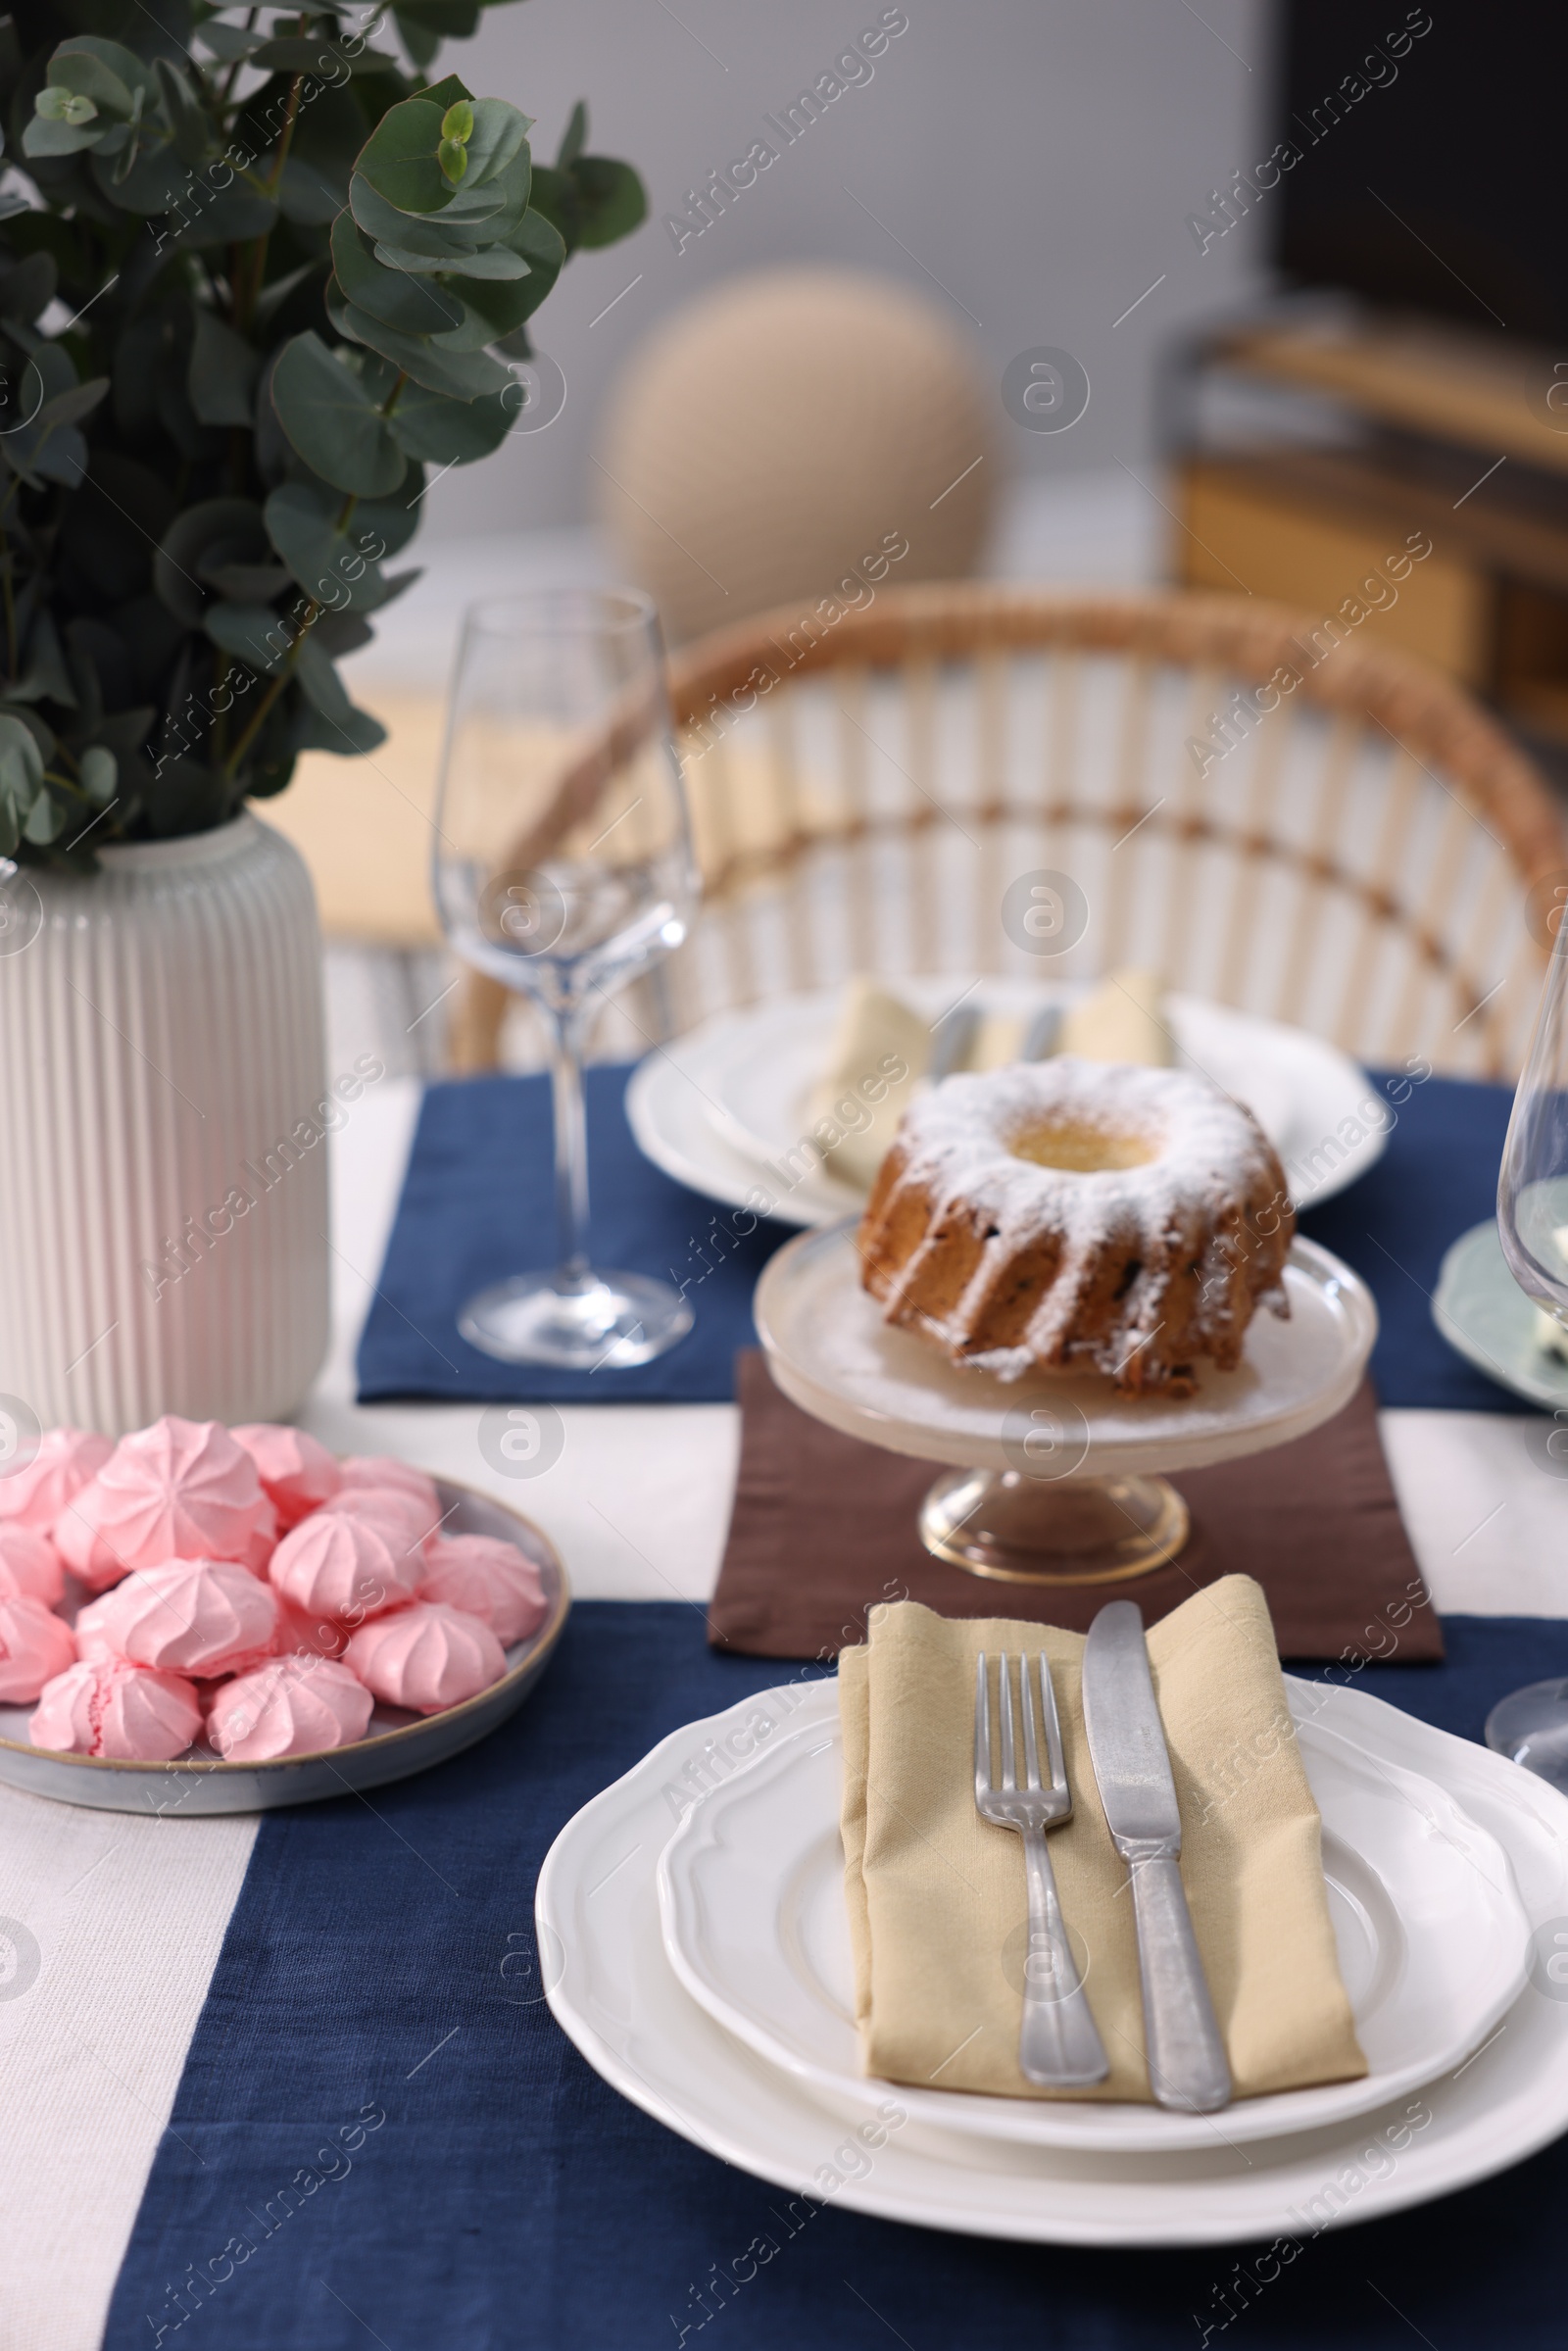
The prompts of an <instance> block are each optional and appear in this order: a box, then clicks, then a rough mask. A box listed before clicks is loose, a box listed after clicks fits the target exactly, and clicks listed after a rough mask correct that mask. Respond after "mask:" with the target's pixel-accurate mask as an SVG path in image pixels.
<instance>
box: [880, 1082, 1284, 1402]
mask: <svg viewBox="0 0 1568 2351" xmlns="http://www.w3.org/2000/svg"><path fill="white" fill-rule="evenodd" d="M1295 1225H1296V1220H1295V1217H1294V1215H1293V1213H1292V1210H1291V1205H1290V1200H1289V1197H1288V1194H1287V1191H1286V1184H1285V1174H1284V1170H1283V1169H1282V1168H1281V1166H1280V1163H1279V1160H1278V1158H1277V1156H1276V1155H1275V1152H1274V1150H1273V1148H1272V1146H1271V1145H1270V1143H1269V1141H1268V1138H1267V1136H1266V1135H1265V1134H1264V1133H1263V1131H1262V1129H1261V1127H1259V1125H1258V1123H1257V1121H1256V1119H1254V1118H1253V1116H1252V1114H1251V1112H1250V1110H1247V1109H1245V1108H1244V1107H1243V1106H1242V1104H1241V1103H1240V1102H1233V1101H1232V1100H1231V1098H1230V1096H1229V1095H1227V1094H1223V1093H1221V1091H1220V1089H1219V1088H1218V1087H1217V1086H1212V1085H1210V1084H1209V1082H1208V1080H1207V1079H1206V1078H1201V1077H1198V1076H1195V1075H1194V1074H1193V1073H1192V1072H1191V1071H1188V1070H1184V1069H1146V1068H1136V1067H1133V1066H1131V1065H1130V1064H1126V1063H1109V1064H1107V1063H1105V1062H1099V1061H1084V1060H1079V1059H1076V1058H1074V1057H1073V1056H1071V1055H1066V1054H1063V1055H1062V1056H1060V1057H1059V1058H1057V1059H1054V1060H1049V1061H1038V1062H1020V1063H1018V1064H1017V1065H1015V1066H1014V1067H1012V1068H1009V1069H998V1070H992V1071H990V1072H987V1073H986V1074H984V1075H979V1076H961V1077H951V1078H947V1079H945V1080H944V1081H943V1083H942V1084H941V1085H939V1086H936V1087H934V1088H933V1089H932V1091H931V1092H930V1093H929V1094H927V1095H925V1096H924V1097H922V1098H921V1099H920V1100H919V1101H917V1102H913V1103H911V1105H910V1107H909V1108H908V1109H907V1111H906V1112H905V1114H904V1119H903V1122H902V1124H901V1125H900V1127H899V1130H898V1133H897V1135H896V1136H895V1138H894V1141H893V1144H892V1147H891V1148H890V1150H889V1151H888V1154H887V1156H886V1158H885V1159H884V1160H883V1162H882V1165H881V1168H880V1170H879V1171H878V1174H877V1179H876V1184H875V1186H874V1188H873V1190H872V1194H871V1198H870V1201H869V1204H868V1205H867V1207H866V1211H865V1215H864V1218H863V1220H862V1222H861V1225H860V1230H859V1243H858V1246H859V1252H860V1261H861V1279H862V1281H863V1283H864V1285H865V1288H866V1289H867V1290H869V1291H870V1292H871V1294H872V1296H873V1297H874V1298H880V1299H881V1300H882V1301H883V1306H884V1310H885V1314H886V1318H887V1320H888V1321H889V1322H891V1323H898V1324H901V1325H903V1326H904V1327H905V1328H906V1329H907V1330H910V1331H913V1332H915V1333H917V1334H918V1335H919V1336H921V1337H923V1338H927V1339H930V1340H932V1341H933V1342H934V1343H935V1344H936V1345H938V1346H940V1347H942V1348H943V1349H944V1351H945V1352H946V1353H947V1355H948V1356H949V1357H950V1358H951V1360H952V1361H953V1362H955V1363H957V1364H969V1365H973V1366H975V1367H976V1368H977V1369H979V1370H982V1371H989V1372H992V1373H994V1374H995V1375H996V1376H997V1377H999V1378H1001V1379H1004V1380H1016V1379H1019V1378H1021V1377H1022V1376H1023V1374H1024V1373H1025V1372H1028V1371H1033V1370H1036V1369H1041V1368H1046V1367H1062V1366H1075V1365H1076V1366H1086V1365H1089V1364H1093V1365H1094V1366H1095V1367H1096V1368H1097V1369H1098V1370H1100V1371H1103V1372H1104V1373H1106V1374H1107V1376H1108V1377H1109V1378H1111V1379H1112V1380H1114V1382H1115V1384H1116V1387H1117V1389H1118V1390H1119V1391H1120V1392H1121V1393H1122V1394H1123V1395H1127V1396H1136V1395H1139V1394H1143V1393H1147V1392H1149V1391H1151V1390H1159V1391H1162V1392H1163V1393H1165V1394H1166V1395H1172V1394H1174V1395H1178V1396H1182V1395H1187V1394H1190V1393H1191V1391H1192V1388H1193V1386H1194V1380H1195V1372H1196V1367H1197V1363H1198V1360H1199V1358H1200V1357H1201V1356H1204V1355H1206V1356H1208V1357H1209V1358H1211V1360H1212V1361H1213V1362H1214V1363H1216V1364H1218V1365H1219V1366H1220V1367H1221V1368H1222V1369H1228V1368H1229V1367H1230V1366H1232V1365H1234V1364H1235V1363H1237V1362H1238V1361H1239V1360H1240V1358H1241V1352H1242V1342H1243V1340H1244V1338H1245V1337H1246V1333H1247V1326H1248V1324H1249V1323H1250V1321H1251V1318H1252V1313H1253V1309H1254V1308H1255V1307H1256V1306H1257V1305H1258V1304H1259V1302H1267V1303H1268V1304H1269V1305H1271V1306H1272V1307H1273V1308H1274V1310H1275V1312H1276V1313H1279V1314H1284V1313H1287V1312H1288V1311H1289V1308H1288V1305H1287V1302H1286V1298H1285V1291H1284V1286H1283V1283H1282V1279H1281V1276H1282V1271H1283V1268H1284V1264H1285V1258H1286V1253H1287V1251H1288V1250H1289V1249H1290V1245H1291V1237H1292V1235H1293V1233H1294V1231H1295Z"/></svg>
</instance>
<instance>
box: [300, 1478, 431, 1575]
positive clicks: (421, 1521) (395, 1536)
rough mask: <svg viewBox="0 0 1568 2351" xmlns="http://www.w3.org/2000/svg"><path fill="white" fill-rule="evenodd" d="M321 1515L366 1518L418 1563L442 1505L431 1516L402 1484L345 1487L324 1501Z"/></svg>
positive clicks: (364, 1519)
mask: <svg viewBox="0 0 1568 2351" xmlns="http://www.w3.org/2000/svg"><path fill="white" fill-rule="evenodd" d="M319 1516H320V1517H322V1518H357V1519H360V1520H362V1521H363V1522H364V1524H365V1525H366V1526H369V1527H374V1528H375V1530H376V1532H377V1533H378V1534H379V1535H382V1536H384V1537H385V1539H386V1541H387V1542H388V1543H391V1544H392V1546H393V1548H394V1549H395V1550H397V1551H399V1552H401V1553H402V1554H404V1555H405V1556H406V1557H407V1558H409V1559H410V1560H412V1561H413V1562H414V1564H415V1565H416V1566H417V1565H418V1564H419V1562H420V1560H421V1559H422V1557H423V1554H424V1542H425V1538H426V1536H428V1535H433V1534H434V1532H435V1529H436V1524H437V1520H438V1519H439V1517H440V1505H439V1503H438V1504H437V1506H436V1509H435V1511H434V1512H433V1513H431V1514H430V1515H428V1516H427V1515H426V1513H425V1508H424V1504H423V1503H422V1502H418V1501H416V1499H415V1497H414V1495H413V1494H405V1493H404V1492H403V1491H402V1489H401V1488H400V1487H392V1486H345V1487H343V1488H342V1489H341V1490H340V1491H339V1492H338V1493H337V1494H333V1496H332V1498H331V1500H330V1501H329V1502H323V1503H322V1504H321V1508H320V1511H319Z"/></svg>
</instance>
